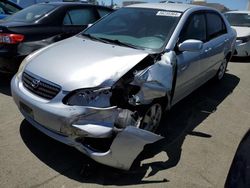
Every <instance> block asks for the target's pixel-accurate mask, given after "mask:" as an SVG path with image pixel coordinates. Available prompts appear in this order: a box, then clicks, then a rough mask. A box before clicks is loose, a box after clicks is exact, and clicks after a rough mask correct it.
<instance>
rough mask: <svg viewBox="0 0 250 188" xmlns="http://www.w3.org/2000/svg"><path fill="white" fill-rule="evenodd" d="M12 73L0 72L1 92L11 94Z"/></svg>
mask: <svg viewBox="0 0 250 188" xmlns="http://www.w3.org/2000/svg"><path fill="white" fill-rule="evenodd" d="M11 78H12V75H9V74H1V73H0V93H2V94H4V95H8V96H11V91H10V82H11Z"/></svg>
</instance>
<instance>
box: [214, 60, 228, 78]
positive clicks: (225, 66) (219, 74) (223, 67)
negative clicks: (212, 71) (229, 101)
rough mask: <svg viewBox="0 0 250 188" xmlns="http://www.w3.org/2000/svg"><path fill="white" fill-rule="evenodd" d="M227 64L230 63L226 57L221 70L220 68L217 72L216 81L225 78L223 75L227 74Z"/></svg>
mask: <svg viewBox="0 0 250 188" xmlns="http://www.w3.org/2000/svg"><path fill="white" fill-rule="evenodd" d="M227 64H228V60H227V59H226V58H225V59H224V60H223V61H222V63H221V65H220V67H219V70H218V72H217V73H216V75H215V77H214V78H215V80H216V81H220V80H222V79H223V77H224V75H225V72H226V70H227Z"/></svg>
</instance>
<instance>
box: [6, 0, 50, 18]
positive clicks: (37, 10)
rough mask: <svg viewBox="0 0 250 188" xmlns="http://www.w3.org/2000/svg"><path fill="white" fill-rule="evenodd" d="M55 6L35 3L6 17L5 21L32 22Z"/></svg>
mask: <svg viewBox="0 0 250 188" xmlns="http://www.w3.org/2000/svg"><path fill="white" fill-rule="evenodd" d="M54 8H55V6H54V5H48V4H36V5H32V6H30V7H28V8H25V9H23V10H21V11H19V12H17V13H16V14H13V15H12V16H9V17H7V18H6V20H7V21H14V22H28V23H32V22H35V21H36V20H38V19H39V18H41V17H42V16H44V15H45V14H47V13H49V12H50V11H52V10H53V9H54Z"/></svg>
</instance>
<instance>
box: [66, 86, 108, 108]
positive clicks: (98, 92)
mask: <svg viewBox="0 0 250 188" xmlns="http://www.w3.org/2000/svg"><path fill="white" fill-rule="evenodd" d="M110 97H111V88H110V87H106V88H93V89H81V90H77V91H74V92H72V93H70V94H69V95H68V96H67V97H66V98H65V99H64V101H63V102H64V103H65V104H67V105H71V106H91V107H99V108H105V107H109V106H110Z"/></svg>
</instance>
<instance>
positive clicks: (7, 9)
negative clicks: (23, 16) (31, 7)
mask: <svg viewBox="0 0 250 188" xmlns="http://www.w3.org/2000/svg"><path fill="white" fill-rule="evenodd" d="M0 10H1V13H4V14H13V13H15V12H17V11H19V9H18V8H17V7H14V6H13V5H11V4H9V3H8V2H0Z"/></svg>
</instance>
